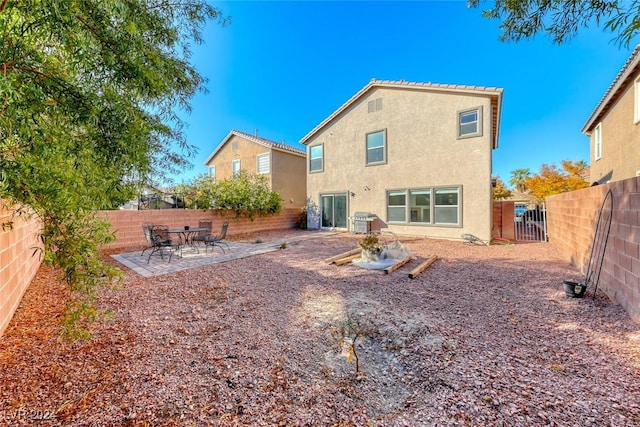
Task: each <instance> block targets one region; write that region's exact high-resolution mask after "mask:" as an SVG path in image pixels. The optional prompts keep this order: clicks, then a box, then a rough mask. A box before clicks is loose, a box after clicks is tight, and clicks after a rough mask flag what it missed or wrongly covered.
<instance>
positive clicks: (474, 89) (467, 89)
mask: <svg viewBox="0 0 640 427" xmlns="http://www.w3.org/2000/svg"><path fill="white" fill-rule="evenodd" d="M374 87H375V88H394V89H419V90H424V91H432V92H438V91H445V92H453V93H460V94H473V95H482V96H489V97H491V96H495V97H497V99H498V101H497V104H498V112H497V121H498V122H499V120H500V113H501V109H502V92H503V89H501V88H497V87H490V88H489V87H478V86H461V85H446V84H431V83H413V82H403V81H400V82H395V81H387V80H375V79H372V80H371V81H370V82H369V83H368V84H367V85H366V86H364V87H363V88H362V89H360V90H359V91H358V92H357V93H356V94H355V95H353V96H352V97H351V98H349V99H348V100H347V101H346V102H345V103H344V104H342V105H341V106H340V107H339V108H338V109H337V110H335V111H334V112H333V113H331V115H329V117H327V118H326V119H324V120H323V121H322V122H320V124H318V125H317V126H316V127H315V128H313V129H312V130H311V131H310V132H309V133H307V134H306V135H305V136H304V137H302V139H301V140H300V143H301V144H303V145H307V144H308V143H309V140H311V139H312V138H313V137H314V136H315V135H316V134H318V133H319V132H320V131H321V130H322V129H325V128H326V127H327V126H329V125H330V124H331V123H332V122H333V121H334V120H335V119H336V118H337V117H338V116H340V115H341V114H342V113H343V112H344V111H346V110H347V109H348V108H349V107H351V105H352V104H353V103H355V102H356V101H357V100H358V99H359V98H361V97H362V96H364V95H365V94H366V93H367V92H369V90H371V89H373V88H374ZM498 129H499V127H496V135H495V141H494V142H493V145H494V148H497V147H498Z"/></svg>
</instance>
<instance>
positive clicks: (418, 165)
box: [300, 79, 503, 241]
mask: <svg viewBox="0 0 640 427" xmlns="http://www.w3.org/2000/svg"><path fill="white" fill-rule="evenodd" d="M502 92H503V91H502V89H499V88H488V87H477V86H458V85H442V84H431V83H410V82H405V81H380V80H375V79H374V80H371V82H369V84H367V85H366V86H365V87H364V88H362V89H361V90H360V91H359V92H357V93H356V94H355V95H354V96H353V97H351V99H349V100H348V101H347V102H345V103H344V104H343V105H342V106H341V107H340V108H338V109H337V110H336V111H335V112H334V113H333V114H331V115H330V116H329V117H327V118H326V119H325V120H323V121H322V122H321V123H320V124H319V125H318V126H316V127H315V128H314V129H313V130H311V131H310V132H309V133H308V134H307V135H306V136H304V137H303V138H302V140H301V141H300V142H301V143H302V144H304V145H306V146H307V169H308V176H307V197H308V199H309V206H308V213H309V215H308V225H309V227H310V228H337V229H353V228H352V225H353V224H352V221H350V217H352V216H353V215H354V214H355V213H360V212H368V213H370V214H372V215H374V216H375V217H377V218H376V220H375V221H374V223H373V225H372V227H371V228H372V229H373V230H375V229H377V228H385V229H388V230H390V231H393V232H396V233H398V234H408V235H421V236H429V237H438V238H451V239H459V238H460V236H461V235H462V234H466V233H469V234H473V235H475V236H477V237H479V238H481V239H483V240H487V241H488V240H490V239H491V227H492V199H491V191H492V185H491V161H492V151H493V150H494V149H495V148H497V146H498V131H499V125H500V111H501V104H502Z"/></svg>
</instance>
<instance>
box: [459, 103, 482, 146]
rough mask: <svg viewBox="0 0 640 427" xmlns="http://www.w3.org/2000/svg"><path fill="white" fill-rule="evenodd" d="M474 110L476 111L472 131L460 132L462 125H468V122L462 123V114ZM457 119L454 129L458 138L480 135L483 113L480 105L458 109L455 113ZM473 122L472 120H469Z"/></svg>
mask: <svg viewBox="0 0 640 427" xmlns="http://www.w3.org/2000/svg"><path fill="white" fill-rule="evenodd" d="M472 112H475V113H476V120H475V123H476V129H475V131H474V132H469V133H462V125H463V124H465V125H468V124H469V123H462V116H463V115H464V114H468V113H472ZM456 117H457V120H456V126H457V130H456V134H457V137H458V139H466V138H476V137H478V136H482V121H483V114H482V106H479V107H474V108H467V109H465V110H459V111H458V113H457V115H456ZM470 123H473V122H470Z"/></svg>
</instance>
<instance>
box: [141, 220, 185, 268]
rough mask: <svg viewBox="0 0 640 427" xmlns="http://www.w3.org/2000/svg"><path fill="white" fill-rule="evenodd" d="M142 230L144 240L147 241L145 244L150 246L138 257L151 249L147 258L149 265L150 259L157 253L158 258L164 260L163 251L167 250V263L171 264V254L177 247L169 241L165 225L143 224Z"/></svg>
mask: <svg viewBox="0 0 640 427" xmlns="http://www.w3.org/2000/svg"><path fill="white" fill-rule="evenodd" d="M142 229H143V231H144V237H145V239H147V242H149V244H150V245H151V246H149V247H148V248H145V249H144V250H143V251H142V253H141V254H140V256H142V255H144V253H145V251H146V250H147V249H151V253H150V254H149V258H147V264H149V261H151V257H152V256H153V254H155V253H159V254H160V257H161V258H162V259H163V260H164V251H165V250H166V249H169V262H171V257H172V256H173V253H174V252H175V251H176V250H178V248H179V245H177V244H175V243H173V242H172V241H171V238H170V237H169V234H168V233H167V230H168V227H167V226H166V225H153V224H150V223H145V224H143V225H142Z"/></svg>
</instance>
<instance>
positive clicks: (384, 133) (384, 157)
mask: <svg viewBox="0 0 640 427" xmlns="http://www.w3.org/2000/svg"><path fill="white" fill-rule="evenodd" d="M379 133H381V134H382V147H376V148H375V149H376V150H377V149H380V148H381V149H382V160H379V161H375V162H369V136H370V135H375V134H379ZM364 148H365V163H364V164H365V166H377V165H385V164H387V129H379V130H375V131H373V132H367V133H366V134H365V137H364Z"/></svg>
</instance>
